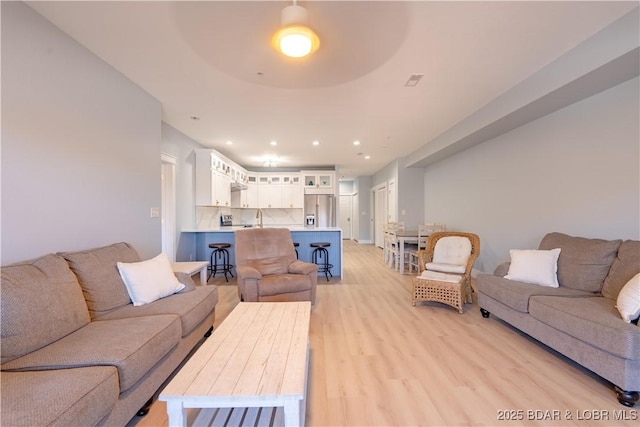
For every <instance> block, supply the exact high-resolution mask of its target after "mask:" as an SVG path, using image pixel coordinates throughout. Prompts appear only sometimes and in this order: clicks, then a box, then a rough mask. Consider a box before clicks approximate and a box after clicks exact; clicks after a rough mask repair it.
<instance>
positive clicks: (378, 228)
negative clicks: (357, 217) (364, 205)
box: [374, 185, 388, 248]
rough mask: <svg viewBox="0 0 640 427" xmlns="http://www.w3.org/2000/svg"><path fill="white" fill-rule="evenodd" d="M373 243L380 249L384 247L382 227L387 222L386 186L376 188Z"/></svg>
mask: <svg viewBox="0 0 640 427" xmlns="http://www.w3.org/2000/svg"><path fill="white" fill-rule="evenodd" d="M375 199H376V200H375V210H376V211H375V230H374V233H375V237H374V239H375V242H376V246H377V247H379V248H381V247H382V246H383V245H384V232H383V226H384V224H385V223H386V222H387V206H388V205H387V186H386V185H383V186H382V187H378V188H377V189H376V192H375Z"/></svg>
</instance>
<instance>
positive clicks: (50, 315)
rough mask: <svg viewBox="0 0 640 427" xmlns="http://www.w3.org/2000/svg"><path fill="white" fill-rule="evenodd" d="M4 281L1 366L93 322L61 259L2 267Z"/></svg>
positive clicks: (55, 256)
mask: <svg viewBox="0 0 640 427" xmlns="http://www.w3.org/2000/svg"><path fill="white" fill-rule="evenodd" d="M1 280H2V298H1V300H0V305H1V307H0V310H1V311H0V312H1V313H2V323H1V325H2V326H1V336H2V361H1V363H5V362H8V361H10V360H13V359H16V358H18V357H21V356H23V355H25V354H27V353H30V352H32V351H35V350H37V349H39V348H42V347H44V346H46V345H47V344H50V343H52V342H54V341H56V340H58V339H60V338H62V337H64V336H65V335H68V334H70V333H72V332H74V331H76V330H78V329H80V328H82V327H83V326H85V325H87V324H88V323H89V321H90V318H89V312H88V310H87V305H86V303H85V301H84V298H83V296H82V289H81V288H80V285H79V284H78V280H77V279H76V276H74V274H73V273H72V272H71V270H70V269H69V265H68V264H67V262H66V261H65V260H64V258H62V257H60V256H57V255H53V254H51V255H46V256H44V257H41V258H38V259H36V260H32V261H27V262H23V263H20V264H14V265H10V266H7V267H2V278H1Z"/></svg>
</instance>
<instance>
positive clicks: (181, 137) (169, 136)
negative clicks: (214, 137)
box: [162, 122, 205, 261]
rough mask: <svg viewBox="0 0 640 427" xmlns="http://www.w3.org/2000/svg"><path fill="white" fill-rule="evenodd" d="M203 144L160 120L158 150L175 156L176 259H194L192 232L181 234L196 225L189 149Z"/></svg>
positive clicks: (193, 170)
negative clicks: (160, 129)
mask: <svg viewBox="0 0 640 427" xmlns="http://www.w3.org/2000/svg"><path fill="white" fill-rule="evenodd" d="M200 148H205V147H204V146H202V145H200V144H199V143H197V142H196V141H194V140H193V139H191V138H189V137H188V136H186V135H185V134H183V133H182V132H180V131H179V130H177V129H175V128H173V127H172V126H171V125H168V124H167V123H165V122H162V152H163V153H166V154H170V155H172V156H174V157H175V158H176V234H177V235H176V242H177V248H176V261H189V260H190V259H191V258H190V255H193V259H194V260H195V259H196V258H195V255H196V241H195V234H193V233H186V234H184V235H183V234H182V233H181V230H183V229H185V228H191V229H193V228H195V227H196V217H195V216H196V211H195V204H196V203H195V182H196V168H195V166H196V156H195V152H194V151H193V150H195V149H200Z"/></svg>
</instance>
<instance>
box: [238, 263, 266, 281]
mask: <svg viewBox="0 0 640 427" xmlns="http://www.w3.org/2000/svg"><path fill="white" fill-rule="evenodd" d="M236 272H237V273H238V280H246V279H255V280H260V279H262V274H261V273H260V272H259V271H258V270H257V269H255V268H253V267H251V266H249V265H238V266H236Z"/></svg>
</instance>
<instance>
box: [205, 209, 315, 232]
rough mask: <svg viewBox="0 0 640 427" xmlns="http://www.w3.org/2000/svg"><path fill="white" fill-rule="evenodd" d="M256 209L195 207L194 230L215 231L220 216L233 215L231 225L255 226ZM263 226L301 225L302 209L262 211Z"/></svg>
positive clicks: (217, 227)
mask: <svg viewBox="0 0 640 427" xmlns="http://www.w3.org/2000/svg"><path fill="white" fill-rule="evenodd" d="M257 212H258V209H246V208H245V209H234V208H219V207H215V206H196V228H197V229H198V230H217V229H219V228H220V215H229V214H231V215H233V225H257V224H258V218H256V214H257ZM262 223H263V224H264V225H303V211H302V209H262Z"/></svg>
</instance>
